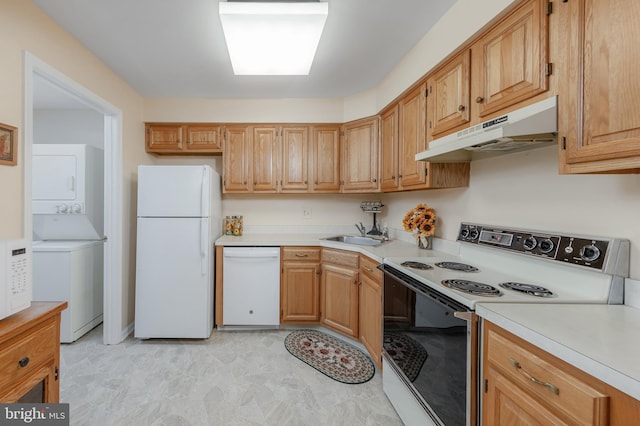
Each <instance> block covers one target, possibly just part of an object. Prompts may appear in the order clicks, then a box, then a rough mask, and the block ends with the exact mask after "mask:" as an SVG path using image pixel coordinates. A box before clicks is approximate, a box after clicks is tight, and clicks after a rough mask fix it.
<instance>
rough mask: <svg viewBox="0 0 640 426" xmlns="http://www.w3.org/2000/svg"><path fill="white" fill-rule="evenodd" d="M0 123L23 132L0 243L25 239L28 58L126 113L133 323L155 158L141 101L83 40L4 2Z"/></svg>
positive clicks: (126, 258) (7, 171)
mask: <svg viewBox="0 0 640 426" xmlns="http://www.w3.org/2000/svg"><path fill="white" fill-rule="evenodd" d="M0 16H1V17H2V25H0V57H1V58H2V66H1V67H0V94H1V96H0V122H3V123H7V124H11V125H13V126H16V127H18V128H19V130H20V146H19V157H18V165H17V166H15V167H7V166H0V182H2V185H0V200H1V201H0V205H1V208H0V239H8V238H19V237H22V235H23V228H24V223H23V216H24V211H23V210H24V209H23V207H24V204H23V192H24V179H23V174H24V169H23V167H24V138H23V137H24V122H23V119H24V118H23V111H24V106H23V105H24V104H23V97H24V94H23V90H24V54H25V51H28V52H29V53H31V54H33V55H34V56H36V57H37V58H38V59H40V60H42V61H44V62H45V63H47V64H48V65H50V66H52V67H53V68H55V69H57V70H58V71H60V72H61V73H63V74H65V75H66V76H67V77H69V78H70V79H72V80H74V81H75V82H76V83H78V84H80V85H82V86H84V87H85V88H87V89H88V90H89V91H91V92H93V93H94V94H96V95H97V96H99V97H101V98H103V99H104V100H106V101H107V102H109V103H110V104H112V105H114V106H115V107H116V108H119V109H120V110H121V111H122V115H123V129H122V135H123V159H122V169H123V186H124V194H123V206H122V210H123V214H124V222H123V227H124V247H123V248H122V250H119V251H120V252H121V253H122V260H123V268H124V270H123V277H122V280H123V287H124V288H123V300H122V303H123V306H125V308H124V312H123V317H122V318H121V323H122V327H123V328H124V327H126V326H127V324H128V323H130V322H131V321H132V319H133V294H134V293H133V291H134V286H133V277H134V274H133V272H134V267H133V265H134V264H133V262H132V260H133V253H134V252H135V251H134V249H135V245H134V241H133V240H131V241H129V235H135V229H134V226H135V221H134V220H133V218H134V214H133V212H134V211H135V206H134V203H135V201H134V200H135V196H134V194H135V193H134V192H132V191H133V190H134V189H135V182H136V176H135V173H136V166H137V164H139V163H145V162H149V161H151V160H152V158H151V157H149V156H147V155H146V154H145V152H144V145H143V144H142V141H143V140H144V125H143V106H144V105H143V99H142V97H141V96H139V95H138V94H137V93H136V92H135V91H134V90H132V89H131V87H129V86H128V85H127V84H125V83H124V82H123V81H122V80H121V79H120V78H118V77H117V76H116V75H115V74H114V73H113V72H112V71H111V70H110V69H108V68H107V67H106V66H105V65H104V64H103V63H102V62H100V61H99V60H98V59H97V58H96V57H95V56H93V55H92V54H91V53H90V52H89V51H88V50H86V49H85V48H84V47H83V46H82V45H81V44H80V43H79V42H77V41H76V40H75V39H74V38H72V37H71V36H70V35H69V34H68V33H66V32H65V31H63V30H62V29H61V28H60V27H59V26H58V25H57V24H55V23H54V22H53V21H51V20H50V19H49V18H48V17H47V16H46V15H45V14H44V13H42V12H41V10H40V9H39V8H37V7H36V6H34V5H33V3H31V2H30V1H15V0H0Z"/></svg>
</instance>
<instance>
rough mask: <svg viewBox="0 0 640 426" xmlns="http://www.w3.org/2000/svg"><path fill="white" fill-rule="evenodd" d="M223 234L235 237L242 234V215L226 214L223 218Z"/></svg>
mask: <svg viewBox="0 0 640 426" xmlns="http://www.w3.org/2000/svg"><path fill="white" fill-rule="evenodd" d="M224 234H225V235H234V236H236V237H239V236H240V235H242V216H239V215H235V216H227V217H226V218H225V224H224Z"/></svg>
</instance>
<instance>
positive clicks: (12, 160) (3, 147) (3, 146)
mask: <svg viewBox="0 0 640 426" xmlns="http://www.w3.org/2000/svg"><path fill="white" fill-rule="evenodd" d="M17 145H18V128H17V127H13V126H9V125H8V124H3V123H0V165H5V166H15V165H16V164H17V163H18V151H17V149H18V146H17Z"/></svg>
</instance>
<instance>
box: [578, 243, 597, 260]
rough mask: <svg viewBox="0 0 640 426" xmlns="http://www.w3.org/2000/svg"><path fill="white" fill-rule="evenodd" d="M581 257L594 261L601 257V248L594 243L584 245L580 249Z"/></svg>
mask: <svg viewBox="0 0 640 426" xmlns="http://www.w3.org/2000/svg"><path fill="white" fill-rule="evenodd" d="M580 257H581V258H582V260H584V261H585V262H593V261H594V260H596V259H597V258H599V257H600V249H599V248H598V247H596V246H595V245H593V244H590V245H588V246H583V247H582V248H581V249H580Z"/></svg>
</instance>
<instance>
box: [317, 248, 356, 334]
mask: <svg viewBox="0 0 640 426" xmlns="http://www.w3.org/2000/svg"><path fill="white" fill-rule="evenodd" d="M358 283H359V281H358V254H357V253H353V252H347V251H342V250H334V249H326V248H325V249H323V250H322V279H321V286H320V323H321V324H323V325H325V326H327V327H329V328H331V329H333V330H335V331H338V332H340V333H342V334H345V335H347V336H350V337H354V338H358V293H359V286H358Z"/></svg>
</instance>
